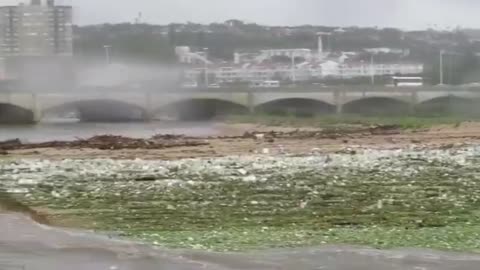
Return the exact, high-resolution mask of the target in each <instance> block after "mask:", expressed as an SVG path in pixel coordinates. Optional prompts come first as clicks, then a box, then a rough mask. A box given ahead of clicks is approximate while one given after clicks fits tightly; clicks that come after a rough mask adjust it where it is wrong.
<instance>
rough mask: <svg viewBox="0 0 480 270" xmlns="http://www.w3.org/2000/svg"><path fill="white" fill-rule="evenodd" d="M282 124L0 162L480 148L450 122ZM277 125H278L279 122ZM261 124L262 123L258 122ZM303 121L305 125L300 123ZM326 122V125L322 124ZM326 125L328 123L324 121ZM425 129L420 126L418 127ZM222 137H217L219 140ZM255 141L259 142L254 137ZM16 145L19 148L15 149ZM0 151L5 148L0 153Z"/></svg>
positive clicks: (62, 147) (16, 152)
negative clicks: (365, 149) (410, 148)
mask: <svg viewBox="0 0 480 270" xmlns="http://www.w3.org/2000/svg"><path fill="white" fill-rule="evenodd" d="M280 120H281V121H282V122H281V123H282V124H281V125H280V124H279V125H271V124H263V123H236V124H232V123H229V124H223V123H217V124H214V125H212V124H210V125H209V129H211V130H212V134H217V135H203V136H181V135H167V136H165V135H161V136H153V137H151V138H129V137H124V136H123V137H122V136H94V137H92V138H82V139H77V140H73V141H54V142H43V143H24V144H18V141H16V142H15V141H13V144H10V145H8V142H7V143H6V142H3V144H2V143H0V151H2V152H1V153H2V155H0V159H22V158H34V159H51V160H58V159H60V160H61V159H92V158H109V159H136V158H140V159H145V160H177V159H185V158H209V157H226V156H236V155H237V156H238V155H254V154H262V153H268V154H272V155H277V154H278V155H284V154H290V155H310V154H312V153H323V154H329V153H336V152H342V151H348V150H349V149H352V148H360V149H361V148H370V149H398V148H408V147H413V148H419V149H421V148H430V149H435V148H452V147H460V146H465V145H471V144H476V143H480V135H479V134H480V123H479V122H457V121H456V120H453V119H436V120H432V122H427V120H419V121H418V122H416V123H412V124H408V125H407V124H406V121H407V120H406V119H401V121H403V124H402V122H401V121H400V120H399V121H393V120H392V121H390V122H386V121H380V122H379V123H377V124H375V123H376V122H374V121H375V120H374V119H371V118H367V119H363V120H362V121H361V122H355V121H353V120H352V121H351V122H347V123H334V122H331V123H330V124H324V125H322V124H318V126H314V125H311V122H310V121H312V120H311V119H310V120H308V119H303V120H299V122H298V123H297V125H298V126H294V127H291V126H290V125H289V122H288V118H287V119H285V118H281V119H280ZM280 120H279V121H280ZM258 121H263V120H258ZM302 121H306V122H302ZM325 121H327V120H325ZM328 121H330V120H328ZM422 123H423V124H422ZM218 134H221V135H218ZM257 135H258V136H257ZM15 143H17V145H15ZM2 145H3V147H2Z"/></svg>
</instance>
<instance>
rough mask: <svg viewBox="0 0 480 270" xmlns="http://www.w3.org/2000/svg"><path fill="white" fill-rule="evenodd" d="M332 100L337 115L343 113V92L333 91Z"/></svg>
mask: <svg viewBox="0 0 480 270" xmlns="http://www.w3.org/2000/svg"><path fill="white" fill-rule="evenodd" d="M333 100H334V101H335V108H336V113H337V114H342V113H343V104H344V103H345V92H344V91H334V92H333Z"/></svg>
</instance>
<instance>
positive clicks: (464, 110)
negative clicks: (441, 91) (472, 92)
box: [416, 95, 480, 116]
mask: <svg viewBox="0 0 480 270" xmlns="http://www.w3.org/2000/svg"><path fill="white" fill-rule="evenodd" d="M479 105H480V99H478V98H476V99H475V98H465V97H459V96H456V95H446V96H440V97H435V98H432V99H429V100H424V101H423V102H421V103H419V104H417V107H416V111H417V112H418V113H419V114H423V115H430V116H438V115H466V116H480V106H479Z"/></svg>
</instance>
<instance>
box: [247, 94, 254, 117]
mask: <svg viewBox="0 0 480 270" xmlns="http://www.w3.org/2000/svg"><path fill="white" fill-rule="evenodd" d="M247 106H248V111H249V112H250V114H254V113H255V94H254V93H253V92H252V91H248V93H247Z"/></svg>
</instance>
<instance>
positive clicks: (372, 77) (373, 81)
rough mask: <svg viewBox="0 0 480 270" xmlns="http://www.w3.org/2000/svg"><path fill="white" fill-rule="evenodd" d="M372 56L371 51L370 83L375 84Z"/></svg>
mask: <svg viewBox="0 0 480 270" xmlns="http://www.w3.org/2000/svg"><path fill="white" fill-rule="evenodd" d="M373 56H374V54H373V53H372V54H371V55H370V76H371V82H372V85H373V86H375V73H376V72H375V68H374V61H373Z"/></svg>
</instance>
